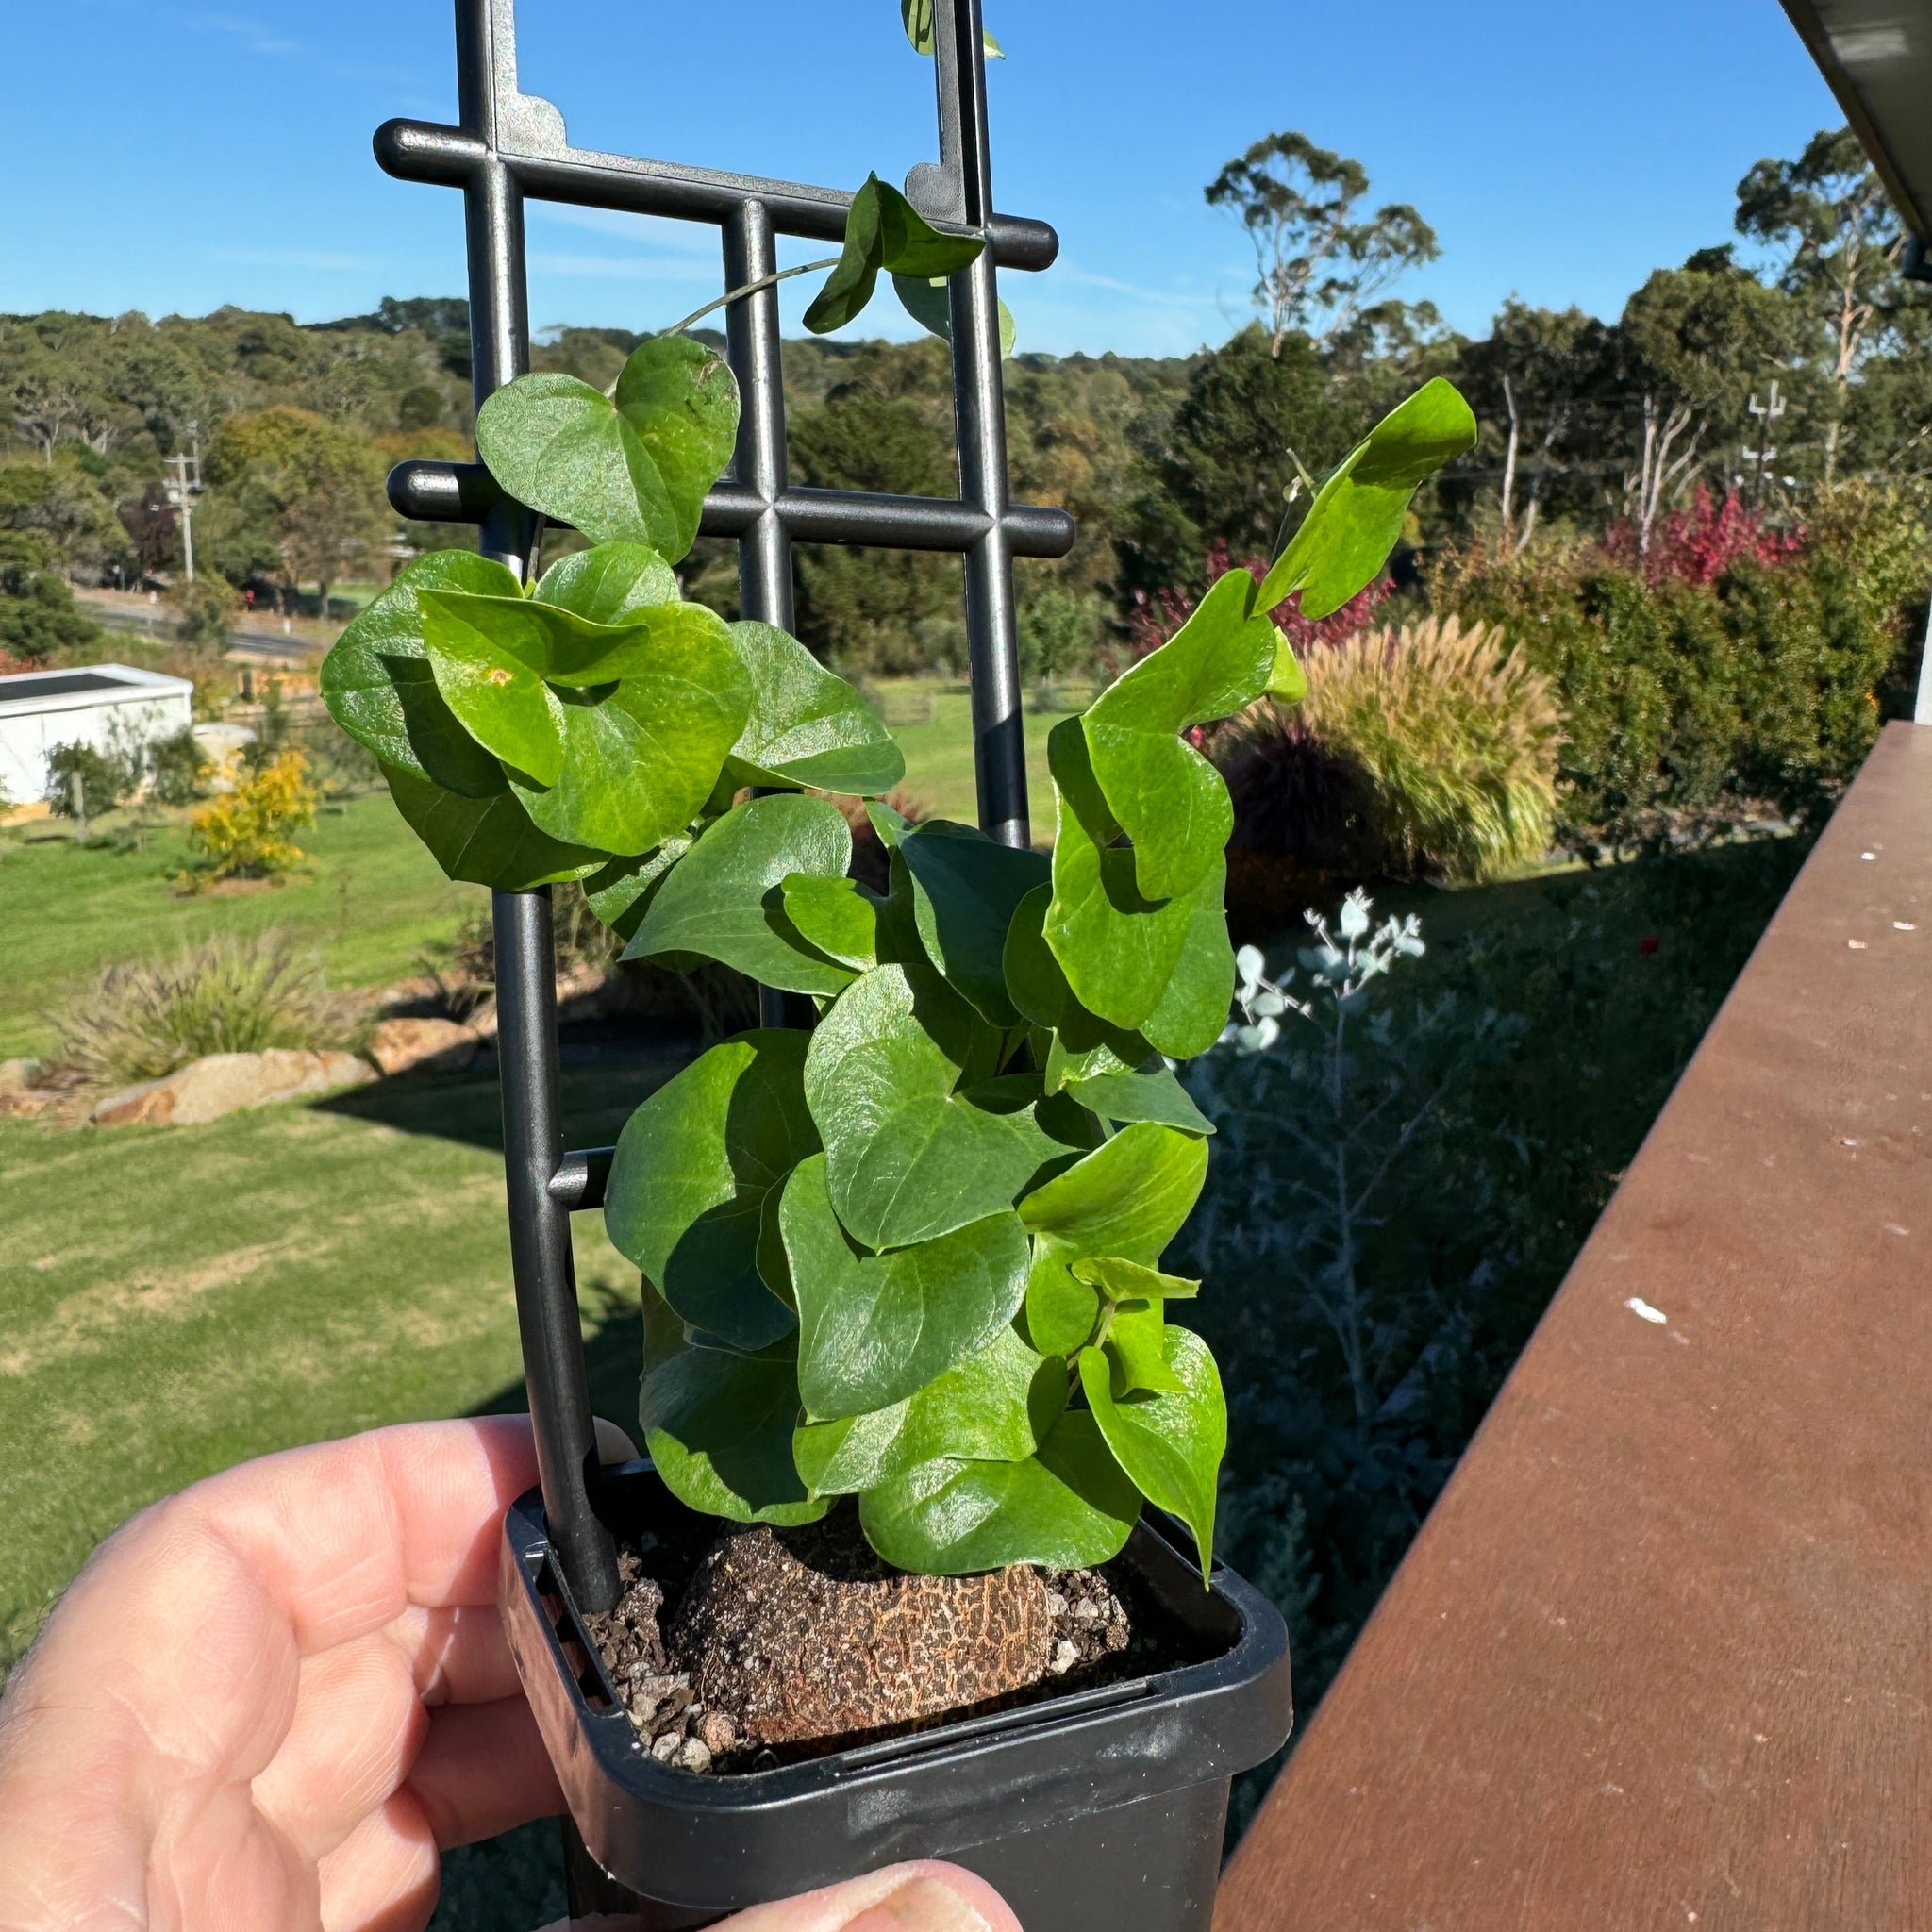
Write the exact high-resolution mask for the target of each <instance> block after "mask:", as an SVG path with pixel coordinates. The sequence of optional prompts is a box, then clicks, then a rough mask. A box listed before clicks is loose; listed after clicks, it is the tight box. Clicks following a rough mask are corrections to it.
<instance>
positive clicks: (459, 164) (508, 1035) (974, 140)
mask: <svg viewBox="0 0 1932 1932" xmlns="http://www.w3.org/2000/svg"><path fill="white" fill-rule="evenodd" d="M933 11H934V16H935V17H934V37H935V56H936V58H935V63H934V64H935V69H936V79H937V85H938V93H939V136H940V140H939V145H940V158H939V160H938V162H937V163H930V162H928V163H923V164H922V165H921V166H919V167H917V168H915V169H914V170H913V171H912V174H911V175H910V176H909V177H908V181H907V184H906V192H907V194H908V197H909V198H910V199H911V201H912V202H913V204H914V205H915V206H916V207H917V208H919V209H920V211H921V212H922V213H923V214H924V215H925V216H926V218H927V219H928V220H930V221H932V222H934V223H935V224H937V225H940V226H941V227H947V228H952V229H955V230H959V229H963V230H967V231H970V232H973V233H974V234H979V235H983V236H984V237H985V239H986V242H987V244H988V245H987V247H986V249H985V250H984V251H983V252H982V254H981V255H980V257H979V258H978V259H977V261H975V262H974V265H973V266H972V267H971V268H970V269H968V270H966V271H965V272H963V273H962V274H960V275H956V276H954V278H953V284H952V291H951V334H952V341H953V393H954V409H955V418H956V423H957V427H958V451H959V480H960V489H959V494H958V497H957V498H954V499H938V498H928V497H908V496H891V495H884V494H879V493H875V492H866V491H829V490H801V489H794V488H793V487H792V486H791V483H790V481H789V479H788V477H787V475H786V463H785V396H784V375H783V368H782V358H781V351H780V347H779V339H778V297H777V291H776V290H775V289H764V290H760V291H758V292H757V293H755V294H752V295H749V296H745V297H743V298H741V299H740V300H739V301H737V302H734V303H733V304H732V305H731V306H730V307H729V308H727V309H726V311H725V341H726V354H727V357H728V358H729V361H730V363H731V368H732V372H733V374H734V375H736V376H737V378H738V385H739V390H740V393H741V398H742V404H743V415H742V419H741V426H740V430H739V437H738V448H737V452H736V456H735V459H734V462H733V468H732V475H731V476H730V477H729V478H728V479H727V480H725V481H724V482H722V483H720V484H719V485H717V486H716V487H715V488H714V489H713V490H712V491H711V492H710V494H709V496H708V499H707V501H706V505H705V513H704V520H703V524H702V526H701V527H702V529H703V531H704V533H705V534H706V535H707V536H712V537H730V538H734V539H736V540H737V541H738V544H739V596H740V602H741V608H742V610H743V613H744V615H745V616H746V617H756V618H761V619H763V620H764V621H766V622H768V623H771V624H775V625H780V626H782V627H784V628H786V629H790V628H791V625H792V577H791V546H792V544H793V543H794V542H814V543H851V544H864V545H874V546H877V547H879V548H884V549H900V550H932V551H951V552H954V553H956V554H958V556H959V557H960V558H962V559H963V560H964V568H965V579H966V582H965V597H966V625H967V638H968V649H969V665H970V670H971V677H972V688H973V726H974V760H975V767H976V771H977V774H978V798H979V819H980V824H981V825H982V826H983V827H984V828H985V829H986V830H987V831H988V832H989V833H991V835H992V836H993V837H994V838H997V839H1000V840H1003V841H1006V842H1007V843H1008V844H1012V845H1024V844H1025V843H1026V842H1027V841H1028V838H1029V835H1030V826H1029V820H1028V814H1027V800H1026V764H1025V747H1024V732H1023V724H1022V717H1021V694H1020V673H1019V658H1018V652H1017V648H1016V629H1015V618H1014V609H1013V573H1012V566H1013V559H1014V558H1016V557H1064V556H1065V555H1066V554H1067V552H1068V551H1069V550H1070V549H1071V548H1072V547H1073V542H1074V525H1073V520H1072V519H1071V518H1070V517H1068V516H1067V514H1066V513H1065V512H1064V511H1062V510H1058V509H1037V508H1027V507H1025V506H1021V505H1014V504H1012V503H1010V502H1009V501H1008V483H1007V447H1006V419H1005V403H1004V394H1003V390H1002V384H1001V367H1000V365H1001V357H1000V332H999V297H998V289H997V270H998V269H999V268H1003V267H1004V268H1012V269H1042V268H1045V267H1047V266H1048V265H1049V264H1050V263H1051V262H1052V260H1053V258H1054V257H1055V255H1056V253H1057V252H1058V247H1059V242H1058V237H1057V236H1056V235H1055V234H1054V231H1053V230H1052V229H1051V228H1050V227H1048V226H1047V225H1045V224H1044V223H1043V222H1034V221H1024V220H1020V219H1016V218H1014V217H1011V216H1007V215H1001V214H998V213H995V212H994V210H993V207H992V189H991V164H990V159H989V150H988V142H987V112H986V68H985V60H984V57H983V54H982V51H981V44H982V43H981V34H982V24H981V15H980V0H935V4H934V9H933ZM456 33H457V73H458V106H459V112H460V125H458V126H455V127H444V126H436V125H428V124H425V123H423V122H416V121H391V122H389V123H388V124H386V125H384V126H383V127H382V128H381V129H379V130H378V132H377V134H376V136H375V154H376V158H377V160H378V161H379V162H380V163H381V165H382V166H383V167H384V168H385V169H387V170H388V171H389V173H391V175H397V176H399V177H401V178H403V179H405V180H411V181H427V182H435V183H440V184H442V185H444V186H449V187H458V188H460V189H461V190H462V191H463V200H464V209H465V216H466V223H467V230H468V243H469V265H470V339H471V351H472V356H473V358H474V373H475V398H476V403H477V405H478V407H479V408H480V407H481V405H482V403H483V402H484V400H485V399H486V398H487V397H488V396H489V395H491V392H492V391H495V390H497V389H500V388H501V387H502V386H503V385H504V384H505V383H507V382H508V381H509V380H510V379H511V378H512V377H513V376H516V375H521V374H522V373H523V372H524V371H525V369H527V368H528V366H529V346H530V344H529V302H528V292H527V284H526V277H525V260H524V203H525V197H527V196H535V197H537V198H538V199H542V200H551V201H560V202H570V203H575V204H578V205H580V206H586V207H592V208H608V209H620V210H630V211H633V212H637V213H641V214H653V215H662V216H669V217H672V218H674V219H676V220H682V221H697V222H708V223H711V224H712V225H715V226H717V227H718V228H719V229H720V230H721V233H722V236H723V242H724V250H723V269H724V287H725V288H726V289H734V288H739V287H741V286H743V285H744V284H745V283H746V282H749V281H755V280H757V279H758V277H760V276H761V275H769V274H771V273H772V272H773V271H774V269H775V268H776V266H777V239H778V237H779V236H780V235H793V236H803V237H810V238H816V239H818V240H822V241H832V242H836V241H838V240H839V239H840V238H841V236H842V235H843V233H844V225H845V214H846V209H847V208H848V207H849V206H850V203H851V196H850V195H849V194H847V193H843V192H838V191H836V190H833V189H826V188H812V187H807V186H804V185H801V184H800V183H797V182H791V181H778V180H768V179H764V178H761V177H758V176H755V175H737V174H729V173H724V172H720V171H718V170H715V169H707V168H687V167H679V166H676V165H675V164H671V163H667V162H663V161H653V160H641V159H636V158H631V157H628V156H624V155H611V154H598V153H591V152H588V151H586V150H582V149H578V148H574V147H572V146H571V144H570V142H569V139H568V137H567V135H566V133H565V130H564V123H563V117H562V115H561V114H560V113H559V112H558V109H557V108H555V107H554V106H552V105H551V103H550V102H548V101H546V100H542V99H541V98H539V97H537V96H535V95H532V94H526V93H525V92H522V90H521V88H520V87H519V85H518V79H517V56H516V13H515V4H514V0H456ZM390 501H391V503H392V504H393V505H394V507H395V508H396V509H397V511H398V512H400V513H401V514H402V515H404V516H407V517H415V518H422V519H426V520H429V521H439V522H451V523H474V524H475V525H477V526H478V531H479V547H480V548H481V549H482V550H483V552H484V554H485V555H487V556H490V557H493V558H498V559H499V560H501V561H502V562H505V563H507V564H508V565H509V566H510V567H511V568H512V569H514V570H517V571H519V572H523V571H525V569H526V568H527V567H528V565H529V563H530V561H531V557H530V551H531V548H532V542H533V532H532V526H531V521H530V519H529V518H528V516H527V515H526V514H525V511H524V510H522V509H521V508H519V507H518V506H516V505H514V504H511V503H508V502H507V501H506V500H505V499H504V497H503V496H502V494H501V492H500V491H498V490H497V489H496V487H495V484H494V483H493V481H492V480H491V476H490V475H489V473H488V472H487V471H486V470H484V469H483V468H482V467H481V466H480V465H479V464H474V463H431V462H413V463H404V464H402V465H400V466H399V467H398V468H397V469H396V470H395V471H394V472H393V473H392V474H391V477H390ZM493 929H494V935H495V946H496V976H497V1005H498V1011H499V1014H500V1016H501V1031H500V1036H499V1037H500V1044H501V1064H502V1070H503V1071H502V1079H503V1111H504V1158H505V1170H506V1180H507V1185H508V1193H509V1221H510V1255H511V1262H512V1267H513V1270H514V1274H515V1280H516V1294H517V1313H518V1322H519V1326H520V1328H521V1332H522V1338H523V1350H524V1367H525V1376H526V1378H527V1381H528V1385H529V1400H530V1415H531V1420H532V1423H533V1425H534V1428H535V1431H536V1439H537V1457H538V1465H539V1470H540V1474H541V1483H542V1490H543V1507H544V1512H545V1516H546V1518H547V1521H548V1524H549V1529H550V1535H551V1538H552V1540H553V1543H554V1546H555V1549H556V1552H557V1557H558V1563H559V1564H560V1565H561V1567H562V1570H563V1573H564V1581H565V1582H566V1584H567V1585H568V1586H569V1588H570V1590H571V1592H572V1594H573V1596H574V1598H575V1602H576V1604H577V1605H578V1607H580V1608H581V1609H585V1610H601V1609H608V1608H609V1607H611V1606H612V1605H613V1604H614V1603H615V1602H616V1600H617V1592H618V1580H617V1565H616V1557H615V1552H614V1548H613V1545H612V1541H611V1537H610V1533H609V1531H608V1528H607V1527H606V1526H605V1524H604V1523H603V1521H602V1520H601V1519H600V1516H599V1512H598V1508H597V1493H596V1485H597V1482H598V1474H597V1457H596V1453H595V1442H594V1439H593V1434H592V1425H591V1407H590V1393H589V1386H588V1381H587V1377H586V1374H585V1367H584V1357H583V1345H582V1340H581V1333H580V1330H579V1327H578V1316H577V1295H576V1281H575V1274H574V1272H573V1269H572V1263H571V1244H570V1216H571V1214H572V1213H573V1212H574V1211H576V1210H579V1209H584V1208H596V1207H598V1206H601V1204H602V1201H603V1190H604V1176H605V1174H606V1173H607V1172H608V1164H609V1161H608V1149H600V1150H596V1151H593V1152H591V1153H578V1154H569V1153H566V1152H565V1150H564V1145H563V1128H562V1115H561V1110H560V1107H559V1104H558V1054H557V1002H556V992H555V953H554V946H553V941H552V932H551V904H550V894H549V891H548V890H547V889H541V890H539V891H529V892H498V893H496V894H495V895H494V906H493ZM767 1006H768V1013H770V1015H771V1017H774V1018H775V1017H777V1016H778V1015H777V1012H776V1010H775V1008H774V1002H773V998H772V996H770V995H768V996H767Z"/></svg>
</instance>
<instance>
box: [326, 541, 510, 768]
mask: <svg viewBox="0 0 1932 1932" xmlns="http://www.w3.org/2000/svg"><path fill="white" fill-rule="evenodd" d="M425 591H476V592H479V593H481V594H483V595H486V596H507V597H517V598H521V596H522V594H523V592H522V590H521V588H520V587H519V585H518V583H517V580H516V578H515V576H513V575H511V574H510V572H508V570H506V569H505V568H504V567H503V565H502V564H500V563H492V562H491V560H490V559H489V558H487V557H477V556H476V555H475V554H474V553H473V552H471V551H467V550H438V551H435V552H433V553H432V554H431V555H430V556H428V557H423V558H417V560H416V561H415V562H414V563H412V564H410V565H409V566H408V569H406V570H404V571H403V572H402V573H401V574H400V575H398V576H397V577H396V580H395V581H394V582H393V583H392V584H391V585H390V587H389V589H388V590H386V591H383V592H382V594H381V595H380V596H379V597H376V598H375V599H374V600H373V601H372V602H371V603H370V604H369V605H368V606H367V607H366V608H364V609H363V610H362V611H361V612H360V614H359V615H358V617H357V618H356V620H355V621H354V622H353V623H352V624H351V625H349V627H348V628H347V629H346V630H345V631H343V633H342V634H341V637H340V638H338V639H337V640H336V642H335V646H334V648H333V649H332V650H331V651H330V652H329V654H328V656H327V658H325V660H324V662H323V667H322V679H321V683H322V696H323V702H324V703H325V705H327V707H328V710H329V715H330V716H331V717H332V718H333V719H334V720H335V721H336V723H337V724H340V725H341V727H342V729H343V730H344V731H346V732H347V733H348V734H349V736H350V737H351V738H353V739H354V740H355V741H357V742H358V744H361V745H364V746H366V747H367V748H368V749H369V750H370V751H372V752H374V753H375V756H376V757H377V758H379V759H381V761H382V762H383V763H384V764H385V765H387V766H390V767H391V768H392V769H394V770H396V771H399V772H406V773H408V774H409V775H410V776H411V777H413V778H415V779H417V780H418V781H419V782H421V783H423V784H425V785H434V786H441V787H442V788H443V789H444V790H446V791H458V792H461V793H463V794H464V795H465V796H467V797H472V798H491V797H494V796H496V795H497V794H498V793H500V792H501V791H503V789H504V785H503V774H502V772H501V771H500V770H498V769H497V765H496V760H495V759H494V758H491V756H490V755H489V754H488V753H487V752H485V751H484V750H483V749H482V747H481V746H480V745H478V744H476V743H475V741H473V740H472V739H471V737H470V734H469V733H468V732H467V731H465V730H464V729H463V727H462V725H461V724H459V723H458V721H457V718H456V714H455V713H454V712H452V711H451V709H450V708H449V707H448V706H447V705H446V704H444V703H443V701H442V697H441V693H440V692H439V691H437V688H436V680H435V677H434V675H432V674H431V671H430V668H429V658H428V654H427V651H426V649H425V645H424V642H423V607H422V598H423V595H424V593H425Z"/></svg>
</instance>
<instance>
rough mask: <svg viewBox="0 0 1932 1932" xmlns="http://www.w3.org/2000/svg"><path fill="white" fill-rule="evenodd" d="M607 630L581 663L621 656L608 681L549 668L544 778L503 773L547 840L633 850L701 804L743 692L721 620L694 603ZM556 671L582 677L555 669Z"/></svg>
mask: <svg viewBox="0 0 1932 1932" xmlns="http://www.w3.org/2000/svg"><path fill="white" fill-rule="evenodd" d="M553 615H555V616H558V617H562V616H563V613H561V612H556V613H553ZM567 621H568V622H569V623H571V624H573V625H582V624H583V620H582V619H579V618H569V619H568V620H567ZM609 635H610V637H611V638H612V639H614V640H623V641H612V642H611V643H610V644H609V645H608V650H606V651H605V653H604V655H602V656H601V657H597V658H591V660H590V668H591V669H592V670H594V669H596V668H599V667H607V668H608V667H611V666H614V665H616V664H618V663H622V664H623V665H624V666H625V675H623V676H622V677H621V678H620V680H619V681H618V682H617V683H616V684H615V685H614V686H607V685H602V684H599V685H598V686H596V687H595V688H592V689H578V688H572V687H571V686H568V685H564V684H562V683H561V682H560V680H559V677H558V675H557V674H554V673H553V675H552V676H551V680H550V682H551V689H552V696H553V698H554V700H555V701H556V709H557V715H558V723H559V724H561V726H562V731H563V765H562V769H561V771H560V773H559V774H558V778H557V781H556V783H555V784H554V785H552V786H549V787H548V788H541V787H539V786H537V785H535V784H530V783H525V781H524V779H523V778H522V777H521V775H520V774H515V773H512V774H511V782H512V783H513V784H514V785H515V786H516V788H517V790H518V792H519V794H520V795H521V796H522V798H523V800H524V804H525V808H526V809H527V810H528V812H529V814H530V817H531V819H532V820H533V821H534V822H535V823H536V824H538V825H539V826H541V828H542V829H543V830H544V831H547V832H549V833H550V834H552V836H553V837H556V838H558V839H565V840H574V841H577V842H579V843H582V844H586V845H596V846H599V847H601V848H602V849H603V850H604V851H606V852H614V853H618V854H631V853H644V852H648V851H649V850H650V849H651V848H652V847H653V846H654V845H658V844H661V843H662V842H663V841H665V840H666V839H668V838H670V837H672V836H673V834H675V833H677V832H681V831H683V830H684V828H685V827H686V826H687V825H688V824H690V823H691V820H692V819H694V818H696V817H697V816H698V814H699V812H700V811H701V810H702V809H703V808H704V807H705V805H706V803H707V802H708V799H709V798H710V796H711V793H712V791H714V790H715V789H716V787H717V784H718V776H719V773H720V772H721V771H722V769H723V767H724V758H725V756H726V754H727V753H728V752H729V751H730V749H731V746H732V744H733V743H734V742H736V741H737V738H738V734H739V732H740V731H741V729H742V728H743V725H744V714H745V709H746V707H747V705H748V704H749V702H750V691H749V689H748V685H747V680H746V678H745V675H744V673H743V671H742V669H741V666H740V664H739V661H738V656H737V653H736V652H735V651H733V650H732V648H731V639H730V634H729V632H728V631H727V629H726V628H725V625H724V621H723V620H722V619H721V618H719V617H718V616H716V615H715V614H714V613H713V612H711V611H709V610H707V609H706V608H704V606H703V605H701V604H670V605H664V606H660V607H657V608H650V609H644V610H640V611H638V612H636V613H635V617H634V620H633V622H632V623H630V624H628V625H625V626H624V627H623V628H622V629H613V630H612V631H611V632H610V633H609ZM564 675H571V676H575V675H587V674H585V673H583V672H581V671H580V670H573V669H569V668H568V667H567V669H566V672H565V674H564Z"/></svg>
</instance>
